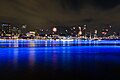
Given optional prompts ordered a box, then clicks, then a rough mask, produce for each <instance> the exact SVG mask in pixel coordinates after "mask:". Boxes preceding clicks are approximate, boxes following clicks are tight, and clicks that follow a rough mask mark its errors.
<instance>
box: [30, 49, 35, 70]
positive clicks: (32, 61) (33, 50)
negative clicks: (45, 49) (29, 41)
mask: <svg viewBox="0 0 120 80" xmlns="http://www.w3.org/2000/svg"><path fill="white" fill-rule="evenodd" d="M29 51H30V52H29V54H30V55H29V66H30V68H31V67H33V66H34V64H35V48H30V50H29Z"/></svg>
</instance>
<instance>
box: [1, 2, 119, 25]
mask: <svg viewBox="0 0 120 80" xmlns="http://www.w3.org/2000/svg"><path fill="white" fill-rule="evenodd" d="M0 21H4V22H15V23H25V24H38V25H75V24H84V23H86V24H119V23H120V0H0Z"/></svg>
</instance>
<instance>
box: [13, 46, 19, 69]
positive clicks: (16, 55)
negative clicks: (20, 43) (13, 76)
mask: <svg viewBox="0 0 120 80" xmlns="http://www.w3.org/2000/svg"><path fill="white" fill-rule="evenodd" d="M13 54H14V60H13V62H14V66H15V67H17V65H18V48H14V52H13Z"/></svg>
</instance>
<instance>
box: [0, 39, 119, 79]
mask: <svg viewBox="0 0 120 80" xmlns="http://www.w3.org/2000/svg"><path fill="white" fill-rule="evenodd" d="M119 43H120V41H71V42H69V41H38V40H35V41H30V40H24V41H22V40H19V41H13V40H11V41H2V40H1V41H0V74H1V75H0V80H3V79H6V80H36V79H39V80H40V79H44V80H45V79H51V80H53V79H57V80H58V79H60V80H63V79H65V80H67V79H68V80H70V79H71V80H80V79H86V78H88V79H91V78H92V79H101V80H103V79H106V80H108V79H113V80H116V78H118V77H119V75H120V46H119ZM2 78H3V79H2Z"/></svg>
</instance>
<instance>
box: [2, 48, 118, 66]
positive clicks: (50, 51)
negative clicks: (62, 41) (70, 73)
mask: <svg viewBox="0 0 120 80" xmlns="http://www.w3.org/2000/svg"><path fill="white" fill-rule="evenodd" d="M119 52H120V47H119V46H97V47H95V46H79V47H78V46H71V47H40V48H0V66H5V65H6V64H10V65H12V66H16V67H17V66H19V65H20V66H24V67H34V66H35V64H42V66H53V67H54V68H57V67H58V65H59V66H62V67H67V68H68V66H69V67H73V64H76V66H80V64H82V63H84V62H85V63H92V62H94V65H92V66H95V62H104V63H107V62H112V63H116V64H120V62H119V61H120V54H119ZM112 63H111V64H112ZM3 64H4V65H3ZM58 68H59V67H58Z"/></svg>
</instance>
